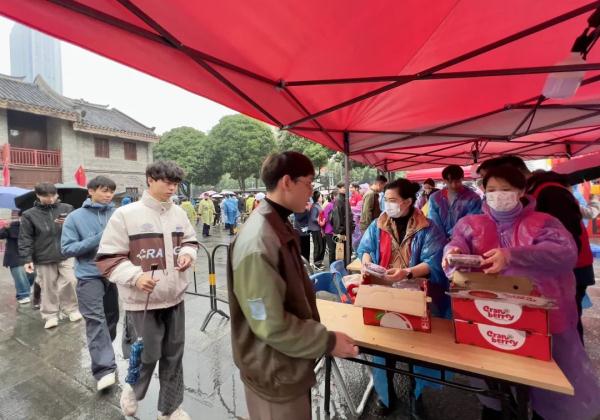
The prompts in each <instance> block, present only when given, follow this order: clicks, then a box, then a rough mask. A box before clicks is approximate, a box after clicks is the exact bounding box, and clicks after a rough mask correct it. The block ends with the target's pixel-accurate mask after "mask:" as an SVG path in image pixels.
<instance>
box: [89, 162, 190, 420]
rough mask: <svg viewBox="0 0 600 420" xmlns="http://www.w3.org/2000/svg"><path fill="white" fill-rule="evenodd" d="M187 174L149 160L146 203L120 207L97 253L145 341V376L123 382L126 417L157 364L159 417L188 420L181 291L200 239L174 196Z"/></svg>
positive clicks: (143, 392) (134, 408) (172, 165)
mask: <svg viewBox="0 0 600 420" xmlns="http://www.w3.org/2000/svg"><path fill="white" fill-rule="evenodd" d="M183 177H184V173H183V170H182V169H181V168H180V167H179V166H177V165H176V164H175V163H174V162H169V161H157V162H154V163H152V164H150V165H149V166H148V167H147V168H146V178H147V182H148V190H147V191H145V192H144V194H143V196H142V199H141V200H140V201H137V202H135V203H132V204H130V205H128V206H124V207H121V208H119V209H117V211H115V213H114V214H113V216H112V217H111V219H110V221H109V222H108V225H107V227H106V230H105V231H104V234H103V236H102V240H101V241H100V248H99V249H98V255H97V257H96V261H97V262H96V264H97V266H98V268H99V270H100V272H101V273H102V275H103V276H104V277H106V278H108V279H109V280H110V281H111V282H114V283H117V286H118V288H119V296H120V297H121V299H122V301H123V306H124V308H125V311H126V317H127V318H128V319H129V321H130V324H133V326H134V329H135V331H131V332H130V333H131V334H132V335H134V336H140V335H141V336H142V337H143V339H144V350H143V352H142V360H141V368H140V377H139V379H138V381H137V383H135V384H134V385H133V386H130V385H125V387H124V388H123V393H122V394H121V410H122V411H123V414H124V415H125V416H133V415H134V414H135V413H136V411H137V406H138V401H139V400H142V399H143V398H144V397H145V395H146V391H147V390H148V386H149V385H150V380H151V379H152V373H153V371H154V368H155V366H156V363H157V362H158V364H159V365H158V377H159V380H160V392H159V397H158V410H159V412H160V414H159V417H158V418H159V419H161V420H166V419H169V420H187V419H189V418H190V417H189V416H188V414H187V413H185V412H184V411H183V410H182V409H181V403H182V402H183V391H184V385H183V365H182V359H183V349H184V342H185V310H184V302H183V296H184V293H185V290H186V289H187V286H188V282H189V280H188V273H187V272H186V270H187V269H188V268H189V267H190V266H191V265H192V264H193V262H194V260H195V259H196V251H197V248H198V242H197V240H196V232H195V230H194V228H193V227H192V225H191V224H190V221H189V219H188V218H187V215H186V213H185V211H184V210H182V209H181V208H180V207H178V206H176V205H174V204H173V203H172V202H171V196H173V195H174V194H175V193H176V191H177V186H178V184H179V183H180V182H181V180H182V179H183ZM156 267H157V268H156ZM153 268H156V269H155V270H154V269H153ZM148 296H149V300H147V298H148ZM147 302H148V304H147ZM146 304H147V305H148V306H147V308H148V311H147V315H146V316H145V317H144V308H145V307H146Z"/></svg>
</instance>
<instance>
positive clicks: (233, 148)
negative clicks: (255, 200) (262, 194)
mask: <svg viewBox="0 0 600 420" xmlns="http://www.w3.org/2000/svg"><path fill="white" fill-rule="evenodd" d="M208 139H209V143H210V148H211V157H212V159H213V160H214V161H216V162H219V164H222V170H223V171H224V172H227V173H229V174H230V175H231V178H233V179H235V180H237V182H238V184H239V186H240V189H241V190H242V191H245V190H246V179H247V178H249V177H251V176H254V177H256V176H258V175H259V173H260V167H261V165H262V162H263V161H264V159H265V158H266V157H267V155H268V154H269V153H272V152H273V151H274V150H275V138H274V136H273V132H272V131H271V129H270V128H269V127H268V126H267V125H266V124H263V123H262V122H260V121H257V120H254V119H252V118H248V117H246V116H244V115H239V114H238V115H228V116H226V117H223V118H221V120H220V121H219V123H218V124H217V125H216V126H214V127H213V128H212V130H210V133H209V134H208Z"/></svg>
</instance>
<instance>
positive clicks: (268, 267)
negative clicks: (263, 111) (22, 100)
mask: <svg viewBox="0 0 600 420" xmlns="http://www.w3.org/2000/svg"><path fill="white" fill-rule="evenodd" d="M479 174H480V177H481V180H480V183H479V184H480V185H481V188H482V191H480V192H478V191H475V190H474V189H471V188H470V187H468V186H466V185H464V182H463V181H464V172H463V170H462V169H461V168H460V167H459V166H455V165H451V166H449V167H447V168H445V169H444V171H443V172H442V178H443V183H444V186H443V187H442V188H440V189H437V188H436V183H435V182H434V181H433V180H427V181H426V182H425V183H424V185H423V186H420V185H418V184H416V183H413V182H411V181H408V180H406V179H396V180H394V181H391V182H387V179H385V178H384V177H382V176H380V177H378V178H377V179H376V180H375V182H374V183H373V184H372V185H371V186H370V187H369V190H368V191H366V194H364V195H362V194H361V191H360V190H361V186H360V185H357V184H353V185H351V186H350V188H349V191H348V192H349V194H350V197H349V198H348V201H349V205H350V207H351V209H352V210H353V211H352V213H351V214H353V215H355V217H353V219H352V220H348V223H349V224H350V228H351V231H352V232H353V233H354V234H357V235H358V241H357V242H355V243H354V244H353V248H355V249H356V252H355V255H356V256H357V257H358V258H359V259H360V260H361V262H362V265H363V267H365V265H366V264H367V263H371V262H373V263H377V264H379V265H381V266H383V267H385V269H386V273H385V276H384V277H383V279H379V280H378V279H376V278H374V277H372V276H369V274H367V272H366V271H364V270H363V278H364V279H365V280H367V281H369V282H371V283H382V284H384V285H388V286H391V285H393V284H394V283H396V282H399V281H403V280H406V279H412V278H426V279H427V280H428V287H427V292H428V294H429V296H430V297H431V300H432V302H431V307H430V309H431V313H432V315H434V316H438V317H443V318H450V317H451V306H450V302H449V297H448V295H447V294H446V292H448V290H449V286H450V281H449V279H450V278H451V276H452V273H453V270H454V267H453V266H451V265H450V264H449V263H448V262H447V257H448V256H449V255H452V254H477V255H481V256H482V258H483V263H482V271H484V272H485V273H490V274H495V273H503V274H507V275H516V276H524V277H527V278H528V279H530V281H531V282H532V285H533V287H534V290H535V293H538V294H540V295H542V296H546V297H548V298H550V299H553V300H554V301H556V302H557V305H558V309H556V310H554V311H553V312H552V315H551V317H550V331H551V333H552V335H553V347H552V354H553V359H554V360H555V361H556V363H557V364H558V366H559V367H560V368H561V370H562V371H563V372H564V373H565V375H566V376H567V378H568V379H569V381H570V382H571V384H572V385H573V387H574V389H575V395H574V396H566V395H558V394H556V393H553V392H550V391H543V390H541V389H536V388H532V389H531V404H532V412H533V418H536V419H540V418H543V419H564V418H573V419H592V418H596V416H598V415H600V401H599V400H598V399H597V397H596V396H597V395H599V392H600V383H599V382H598V378H597V375H596V373H595V371H594V367H593V366H592V364H591V361H590V359H589V357H588V355H587V353H586V351H585V348H584V344H583V343H584V342H583V329H582V326H581V307H582V300H583V298H584V296H585V288H586V287H587V286H588V285H590V284H593V283H594V272H593V258H592V254H591V250H590V242H589V239H588V238H587V236H586V234H585V229H583V228H582V208H581V206H580V204H579V203H578V202H577V200H576V199H575V197H574V196H573V194H572V191H571V189H570V186H569V185H568V182H567V181H566V179H564V178H562V177H561V176H559V175H557V174H555V173H552V172H543V173H535V174H532V173H530V171H529V170H528V169H527V166H526V165H525V163H524V162H523V161H522V160H521V159H520V158H519V157H517V156H504V157H500V158H495V159H490V160H488V161H486V162H484V163H483V164H482V165H481V166H480V167H479ZM313 177H314V170H313V168H312V166H311V165H310V162H309V161H308V159H306V157H304V156H303V155H300V154H296V153H293V152H287V153H283V154H280V155H276V156H273V157H271V158H269V159H268V160H267V162H265V165H264V166H263V180H264V181H265V185H267V198H266V203H265V204H264V205H263V206H261V207H259V208H258V211H256V212H254V213H252V215H251V216H250V218H249V219H248V221H247V222H246V224H245V225H244V226H243V227H242V228H241V230H240V233H239V234H238V236H237V238H236V239H235V241H234V242H233V243H232V250H231V260H230V262H229V264H230V272H231V275H230V278H229V294H230V306H231V311H232V340H233V346H234V356H235V361H236V364H237V365H238V367H239V368H240V370H241V373H242V379H243V381H244V384H245V386H246V398H247V401H248V406H249V410H250V417H251V418H253V419H264V418H283V416H284V415H285V416H286V418H290V419H308V418H310V414H309V413H310V399H309V392H310V387H311V386H312V385H313V384H314V373H313V371H312V367H313V365H312V363H307V362H306V360H307V359H309V360H314V358H316V357H319V356H320V355H322V354H323V353H329V354H332V355H334V356H340V353H342V354H345V355H348V354H350V355H353V354H355V353H356V349H355V348H354V347H353V346H352V344H353V342H352V339H351V338H350V337H348V336H344V335H339V334H338V333H335V332H333V333H332V332H330V333H329V336H327V335H326V331H324V330H323V327H322V325H319V323H318V313H317V311H316V307H315V305H314V293H313V292H312V290H311V285H310V282H309V281H308V278H307V276H306V274H305V273H302V274H301V273H299V272H298V269H299V268H298V267H300V266H301V264H300V261H302V258H304V259H306V260H309V257H310V255H309V252H310V249H311V247H310V243H311V241H312V243H313V247H312V248H313V261H314V264H315V266H317V267H319V266H321V265H322V264H323V261H324V257H323V251H324V249H325V250H326V252H327V254H328V255H329V258H328V259H329V262H330V263H331V262H332V261H334V260H337V259H343V258H344V257H345V255H344V254H343V251H342V252H341V253H340V252H339V251H340V250H339V249H336V248H337V247H336V243H340V242H342V243H343V242H345V241H352V238H346V236H345V235H346V227H345V225H346V211H345V205H346V193H347V192H346V188H345V185H344V184H343V183H341V184H338V186H337V189H336V191H334V192H332V193H331V194H330V195H329V196H328V197H327V200H326V201H324V200H323V199H322V195H321V194H320V193H319V192H315V191H312V189H311V188H309V187H310V185H311V182H312V180H313ZM381 193H383V194H381ZM482 197H483V198H482ZM584 207H585V208H586V209H587V210H589V211H591V212H593V211H594V209H596V208H597V207H598V202H597V201H595V202H592V203H585V206H584ZM356 216H358V217H356ZM289 217H291V218H292V219H293V223H292V224H289V223H287V222H286V221H287V219H288V218H289ZM282 222H283V223H282ZM317 226H318V227H320V228H321V229H320V231H319V230H318V229H317ZM292 229H293V231H294V235H292V234H291V232H292ZM293 237H295V238H296V240H293V239H292V238H293ZM323 238H324V239H325V244H326V246H325V248H323V247H322V241H323ZM355 244H357V246H354V245H355ZM343 248H344V247H342V249H343ZM290 253H291V254H295V255H294V256H290V255H289V254H290ZM293 260H295V261H296V263H295V264H293V263H292V261H293ZM300 278H301V279H300ZM309 338H310V339H309ZM340 340H341V341H340ZM338 345H339V346H340V348H336V347H337V346H338ZM341 346H343V347H341ZM259 349H263V351H258V350H259ZM342 357H343V356H342ZM376 359H377V360H375V361H378V362H379V363H381V364H385V363H386V362H385V360H384V359H382V358H376ZM267 361H269V363H268V364H267ZM258 366H269V369H266V370H263V369H256V367H258ZM416 369H417V370H419V369H420V370H421V373H425V374H427V375H429V376H435V375H436V374H437V375H439V372H436V371H435V370H432V369H428V368H425V367H419V366H417V367H416ZM276 371H277V372H282V374H285V376H286V378H287V379H288V380H287V382H286V386H277V384H276V381H272V380H269V378H272V377H273V376H272V375H273V374H274V372H276ZM373 373H374V385H375V390H376V393H377V410H376V411H377V412H378V414H380V415H386V414H388V413H390V412H391V410H392V409H393V408H394V406H395V405H396V404H397V402H398V400H397V397H396V394H395V391H394V388H393V385H392V384H391V383H390V382H389V381H388V376H387V375H386V374H385V371H383V370H381V369H374V372H373ZM471 381H472V382H473V383H474V385H476V386H478V387H486V386H487V385H486V383H485V382H483V381H480V380H477V379H472V380H471ZM425 386H432V383H431V382H425V381H419V380H418V381H417V387H416V390H415V398H416V399H417V404H415V407H416V410H419V407H423V401H422V399H423V394H422V392H421V391H422V389H423V388H424V387H425ZM481 403H482V407H483V408H482V418H483V419H499V418H502V413H501V412H500V408H501V406H500V402H499V401H498V400H494V399H490V398H485V397H481ZM265 413H270V414H265ZM273 413H276V414H277V415H274V414H273Z"/></svg>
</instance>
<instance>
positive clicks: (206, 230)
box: [202, 223, 210, 236]
mask: <svg viewBox="0 0 600 420" xmlns="http://www.w3.org/2000/svg"><path fill="white" fill-rule="evenodd" d="M209 234H210V225H207V224H206V223H203V224H202V236H209Z"/></svg>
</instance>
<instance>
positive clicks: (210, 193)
mask: <svg viewBox="0 0 600 420" xmlns="http://www.w3.org/2000/svg"><path fill="white" fill-rule="evenodd" d="M216 193H217V192H216V191H213V190H210V191H205V192H203V193H202V194H200V197H202V196H203V195H204V194H208V195H214V194H216Z"/></svg>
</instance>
